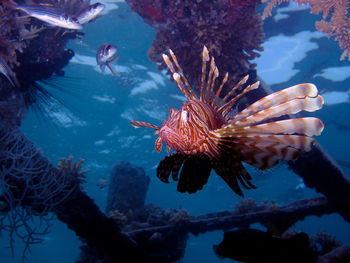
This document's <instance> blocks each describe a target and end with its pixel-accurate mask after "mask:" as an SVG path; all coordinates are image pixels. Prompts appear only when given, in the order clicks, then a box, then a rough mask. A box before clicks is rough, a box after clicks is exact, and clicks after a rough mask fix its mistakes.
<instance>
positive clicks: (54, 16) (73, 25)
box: [3, 0, 83, 30]
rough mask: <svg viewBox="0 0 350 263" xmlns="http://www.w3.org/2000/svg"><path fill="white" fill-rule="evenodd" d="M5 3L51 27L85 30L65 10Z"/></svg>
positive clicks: (40, 5)
mask: <svg viewBox="0 0 350 263" xmlns="http://www.w3.org/2000/svg"><path fill="white" fill-rule="evenodd" d="M3 3H4V4H6V5H8V6H9V7H12V8H14V9H17V10H21V11H23V12H24V13H26V14H27V15H28V16H30V17H34V18H36V19H38V20H40V21H43V22H45V23H47V24H48V25H51V26H57V27H61V28H66V29H74V30H80V29H82V28H83V26H82V25H81V24H79V23H78V22H76V21H74V19H73V18H72V17H71V16H70V15H68V14H66V13H64V11H63V10H61V9H59V8H57V7H54V6H53V5H49V4H32V5H18V4H16V3H13V2H9V1H6V0H3Z"/></svg>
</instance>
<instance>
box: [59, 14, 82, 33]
mask: <svg viewBox="0 0 350 263" xmlns="http://www.w3.org/2000/svg"><path fill="white" fill-rule="evenodd" d="M58 25H60V26H61V27H63V28H68V29H74V30H80V29H83V26H82V25H81V24H79V23H78V22H77V21H75V19H74V18H72V17H70V16H68V15H62V16H60V17H59V23H58Z"/></svg>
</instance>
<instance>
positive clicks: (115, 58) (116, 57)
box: [108, 56, 120, 63]
mask: <svg viewBox="0 0 350 263" xmlns="http://www.w3.org/2000/svg"><path fill="white" fill-rule="evenodd" d="M119 57H120V56H115V57H114V58H112V59H111V60H110V61H109V62H108V63H111V62H113V61H115V60H117V59H118V58H119Z"/></svg>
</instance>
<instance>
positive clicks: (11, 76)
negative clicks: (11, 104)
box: [0, 57, 20, 88]
mask: <svg viewBox="0 0 350 263" xmlns="http://www.w3.org/2000/svg"><path fill="white" fill-rule="evenodd" d="M0 74H2V75H4V76H5V77H6V78H7V80H8V81H9V82H10V83H11V85H12V86H13V87H14V88H16V87H19V86H20V84H19V82H18V80H17V78H16V75H15V73H14V72H13V71H12V69H11V68H10V67H9V66H8V65H7V63H6V62H5V60H4V59H3V58H2V57H0Z"/></svg>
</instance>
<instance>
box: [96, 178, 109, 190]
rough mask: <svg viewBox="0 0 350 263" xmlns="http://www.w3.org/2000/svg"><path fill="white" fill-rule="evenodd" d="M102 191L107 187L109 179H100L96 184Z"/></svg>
mask: <svg viewBox="0 0 350 263" xmlns="http://www.w3.org/2000/svg"><path fill="white" fill-rule="evenodd" d="M96 185H97V186H98V187H99V188H100V189H103V188H105V187H106V186H107V179H105V178H100V179H98V181H97V184H96Z"/></svg>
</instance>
